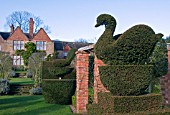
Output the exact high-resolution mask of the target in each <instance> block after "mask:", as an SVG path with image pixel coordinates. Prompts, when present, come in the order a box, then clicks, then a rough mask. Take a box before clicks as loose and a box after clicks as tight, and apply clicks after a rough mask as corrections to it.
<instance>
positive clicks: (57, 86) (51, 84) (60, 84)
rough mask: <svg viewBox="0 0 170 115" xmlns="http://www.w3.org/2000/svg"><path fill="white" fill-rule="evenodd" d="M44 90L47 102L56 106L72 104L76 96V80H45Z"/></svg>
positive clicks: (43, 82) (43, 83)
mask: <svg viewBox="0 0 170 115" xmlns="http://www.w3.org/2000/svg"><path fill="white" fill-rule="evenodd" d="M42 89H43V96H44V99H45V102H47V103H55V104H71V97H72V95H74V93H75V89H76V80H73V79H61V80H58V79H47V80H43V81H42Z"/></svg>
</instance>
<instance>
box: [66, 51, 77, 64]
mask: <svg viewBox="0 0 170 115" xmlns="http://www.w3.org/2000/svg"><path fill="white" fill-rule="evenodd" d="M76 51H77V50H76V49H73V48H72V49H71V50H70V51H69V52H68V55H67V57H66V60H67V62H68V64H69V65H70V63H71V61H72V60H73V59H74V57H75V56H76V54H75V52H76Z"/></svg>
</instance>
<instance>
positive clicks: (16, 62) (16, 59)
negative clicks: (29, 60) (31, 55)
mask: <svg viewBox="0 0 170 115" xmlns="http://www.w3.org/2000/svg"><path fill="white" fill-rule="evenodd" d="M13 65H24V60H23V58H22V56H14V57H13Z"/></svg>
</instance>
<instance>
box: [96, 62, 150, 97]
mask: <svg viewBox="0 0 170 115" xmlns="http://www.w3.org/2000/svg"><path fill="white" fill-rule="evenodd" d="M152 68H153V66H148V65H118V66H116V65H115V66H102V67H99V73H100V76H101V77H100V79H101V81H102V83H103V85H104V86H105V87H106V88H107V89H108V90H109V91H110V92H111V93H112V94H113V95H117V96H125V95H140V94H143V93H145V90H146V89H147V88H148V86H149V84H150V81H151V78H152V74H153V73H152Z"/></svg>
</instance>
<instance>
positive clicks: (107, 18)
mask: <svg viewBox="0 0 170 115" xmlns="http://www.w3.org/2000/svg"><path fill="white" fill-rule="evenodd" d="M100 25H105V27H106V29H112V30H115V27H116V20H115V18H114V17H113V16H111V15H109V14H101V15H99V16H98V17H97V24H96V25H95V27H99V26H100Z"/></svg>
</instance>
